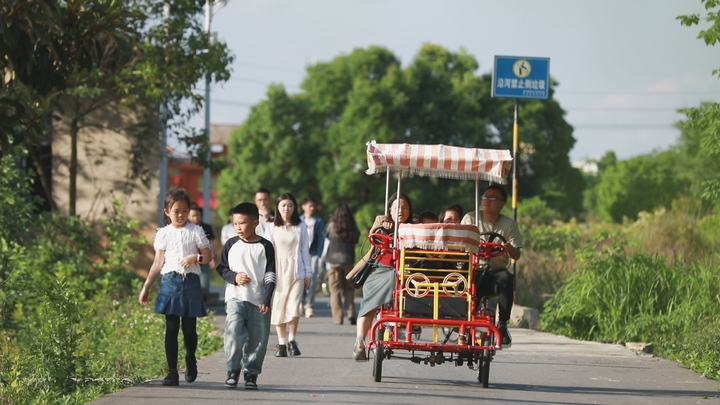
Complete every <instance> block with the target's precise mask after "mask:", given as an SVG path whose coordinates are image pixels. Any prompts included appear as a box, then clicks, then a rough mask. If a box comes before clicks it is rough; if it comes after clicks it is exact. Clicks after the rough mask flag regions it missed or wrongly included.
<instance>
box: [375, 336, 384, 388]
mask: <svg viewBox="0 0 720 405" xmlns="http://www.w3.org/2000/svg"><path fill="white" fill-rule="evenodd" d="M384 358H385V350H384V348H383V344H382V342H381V341H379V340H378V342H377V343H376V344H375V359H374V361H373V377H375V382H380V381H381V380H382V363H383V359H384Z"/></svg>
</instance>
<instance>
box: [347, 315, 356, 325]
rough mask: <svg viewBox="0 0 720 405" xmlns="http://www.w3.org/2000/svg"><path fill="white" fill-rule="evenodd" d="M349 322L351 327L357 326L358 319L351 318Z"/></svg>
mask: <svg viewBox="0 0 720 405" xmlns="http://www.w3.org/2000/svg"><path fill="white" fill-rule="evenodd" d="M348 320H349V321H350V325H357V317H354V316H351V317H350V318H348Z"/></svg>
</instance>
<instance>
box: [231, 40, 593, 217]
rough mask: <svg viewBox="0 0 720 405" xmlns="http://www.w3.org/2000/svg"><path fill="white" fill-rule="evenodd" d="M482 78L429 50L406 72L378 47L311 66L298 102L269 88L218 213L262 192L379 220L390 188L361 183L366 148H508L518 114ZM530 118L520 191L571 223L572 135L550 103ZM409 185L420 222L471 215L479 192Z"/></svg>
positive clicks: (575, 199)
mask: <svg viewBox="0 0 720 405" xmlns="http://www.w3.org/2000/svg"><path fill="white" fill-rule="evenodd" d="M477 69H478V64H477V61H476V60H475V58H473V57H472V56H471V55H469V54H467V52H466V51H465V50H460V51H459V52H450V51H448V50H446V49H444V48H442V47H441V46H438V45H433V44H424V45H423V46H422V47H421V49H420V50H419V52H418V54H417V55H416V56H415V58H414V59H413V60H412V61H411V62H410V63H409V64H408V66H407V67H406V68H403V67H402V66H401V64H400V61H399V60H398V58H397V57H396V56H395V55H393V54H392V53H391V52H390V51H388V50H387V49H385V48H381V47H377V46H371V47H368V48H366V49H355V50H353V51H352V52H351V53H350V54H349V55H341V56H339V57H337V58H335V59H333V60H332V61H330V62H327V63H318V64H315V65H312V66H309V67H308V69H307V75H306V78H305V80H304V81H303V83H302V89H303V92H301V93H299V94H294V95H289V94H287V92H286V91H285V89H284V88H282V87H281V86H275V85H273V86H270V87H269V89H268V91H267V99H266V100H264V101H262V102H261V103H260V104H258V105H256V106H255V107H254V108H253V109H252V111H251V113H250V116H249V117H248V119H247V121H246V122H245V123H244V125H243V126H242V127H241V128H240V129H238V130H237V131H235V132H234V133H232V134H231V136H230V145H229V146H230V147H229V156H230V158H229V161H230V162H232V163H231V165H230V167H228V168H227V169H225V170H223V171H222V172H221V174H220V179H219V181H218V194H219V200H220V202H221V205H222V206H232V205H234V204H237V203H238V202H239V201H242V200H246V201H247V200H252V194H253V193H254V191H255V190H256V189H257V188H258V187H260V186H264V187H268V188H269V189H270V190H271V191H272V193H273V195H278V194H280V193H282V192H285V191H291V192H294V193H295V194H297V195H305V194H310V195H313V196H314V197H315V198H317V199H318V200H320V201H322V203H323V204H324V205H326V206H328V207H334V206H336V204H338V203H340V202H350V203H352V205H353V207H354V209H355V210H356V211H357V212H358V214H359V216H360V217H364V216H365V215H366V214H365V213H367V212H373V213H375V214H377V213H378V212H381V211H382V207H383V200H384V195H383V193H384V187H383V185H384V184H385V181H384V180H385V177H384V176H381V175H378V176H367V175H365V174H364V173H363V172H364V170H366V168H367V163H366V156H365V151H366V147H365V143H366V142H368V141H371V140H377V141H378V142H381V143H415V144H422V143H425V144H433V143H443V144H449V145H457V146H469V147H479V148H498V149H509V148H510V146H511V144H512V115H513V104H512V102H509V103H508V102H507V100H500V99H493V98H492V97H491V95H490V92H491V77H490V76H489V75H485V76H477V75H476V71H477ZM523 114H524V116H525V117H526V118H525V120H526V122H527V124H526V125H525V128H526V129H524V130H523V136H522V137H523V142H524V145H525V146H526V147H525V149H524V151H523V156H522V157H521V158H520V159H518V160H517V164H518V165H521V166H522V168H521V170H520V176H521V178H520V183H521V184H527V187H522V188H521V190H523V191H522V192H526V193H527V195H525V197H530V196H533V195H541V196H543V199H544V200H545V201H548V204H549V205H550V206H551V207H552V208H553V209H556V210H557V211H558V212H561V213H562V215H563V216H564V217H569V216H571V215H572V214H573V213H576V212H578V211H579V209H580V208H581V206H580V205H581V198H580V196H581V193H582V189H583V187H584V184H583V183H582V177H581V175H580V174H579V172H578V171H577V170H575V169H573V168H572V167H571V166H570V163H569V159H568V152H569V150H570V149H571V148H572V146H573V144H574V139H573V138H572V132H571V131H572V128H571V127H570V126H569V125H568V124H567V123H566V122H565V121H564V119H563V117H562V115H563V111H562V109H561V108H560V107H559V104H558V103H557V102H556V101H555V100H550V101H547V102H539V101H528V102H527V104H524V105H523ZM239 179H241V181H239ZM403 184H404V186H403V191H404V192H405V193H406V194H408V195H409V196H410V197H411V198H412V199H413V203H414V206H415V208H416V209H415V210H416V211H417V212H420V211H422V210H425V209H432V210H434V211H439V210H440V208H441V207H442V206H443V205H446V204H448V203H459V204H461V205H462V206H464V207H466V209H468V210H469V209H470V207H472V206H474V184H473V183H472V182H467V181H465V182H460V181H453V180H445V179H428V178H422V179H416V178H405V179H403ZM438 189H442V190H443V193H437V192H436V190H438ZM372 216H374V215H372ZM362 221H364V219H363V218H358V223H359V224H361V226H363V225H364V223H363V222H362Z"/></svg>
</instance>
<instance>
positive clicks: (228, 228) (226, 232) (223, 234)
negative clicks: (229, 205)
mask: <svg viewBox="0 0 720 405" xmlns="http://www.w3.org/2000/svg"><path fill="white" fill-rule="evenodd" d="M233 236H237V233H235V228H233V225H232V224H225V225H223V227H222V229H221V230H220V243H221V244H222V245H223V246H224V245H225V242H227V241H228V239H230V238H232V237H233Z"/></svg>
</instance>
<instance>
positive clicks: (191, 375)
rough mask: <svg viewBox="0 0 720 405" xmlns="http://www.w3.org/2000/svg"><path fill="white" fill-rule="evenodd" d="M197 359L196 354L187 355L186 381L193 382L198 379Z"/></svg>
mask: <svg viewBox="0 0 720 405" xmlns="http://www.w3.org/2000/svg"><path fill="white" fill-rule="evenodd" d="M197 375H198V371H197V360H195V356H192V357H190V356H185V381H187V382H189V383H191V382H193V381H195V380H196V379H197Z"/></svg>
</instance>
